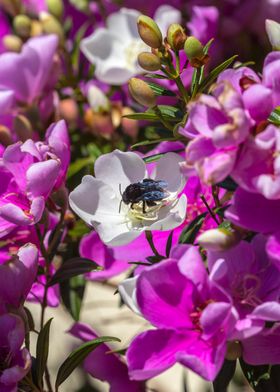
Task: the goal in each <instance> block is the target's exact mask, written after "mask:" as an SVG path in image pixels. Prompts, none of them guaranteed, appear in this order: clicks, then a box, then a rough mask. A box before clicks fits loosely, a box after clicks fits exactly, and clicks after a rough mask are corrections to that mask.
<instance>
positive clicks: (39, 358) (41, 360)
mask: <svg viewBox="0 0 280 392" xmlns="http://www.w3.org/2000/svg"><path fill="white" fill-rule="evenodd" d="M52 320H53V319H52V318H51V319H49V321H47V322H46V324H45V325H44V327H43V328H42V329H41V331H40V333H39V335H38V339H37V345H36V375H37V383H38V385H39V387H41V388H42V386H43V376H44V373H45V370H46V366H47V360H48V355H49V336H50V326H51V322H52Z"/></svg>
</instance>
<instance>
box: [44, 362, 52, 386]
mask: <svg viewBox="0 0 280 392" xmlns="http://www.w3.org/2000/svg"><path fill="white" fill-rule="evenodd" d="M45 380H46V384H47V386H48V389H49V391H48V392H53V389H52V384H51V378H50V373H49V369H48V367H47V366H46V369H45Z"/></svg>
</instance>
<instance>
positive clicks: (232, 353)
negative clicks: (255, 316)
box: [226, 341, 242, 361]
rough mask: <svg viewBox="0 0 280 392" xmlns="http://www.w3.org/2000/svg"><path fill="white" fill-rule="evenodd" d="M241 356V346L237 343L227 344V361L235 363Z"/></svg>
mask: <svg viewBox="0 0 280 392" xmlns="http://www.w3.org/2000/svg"><path fill="white" fill-rule="evenodd" d="M241 356H242V346H241V343H240V342H238V341H234V342H228V343H227V352H226V359H227V360H229V361H235V360H236V359H237V358H240V357H241Z"/></svg>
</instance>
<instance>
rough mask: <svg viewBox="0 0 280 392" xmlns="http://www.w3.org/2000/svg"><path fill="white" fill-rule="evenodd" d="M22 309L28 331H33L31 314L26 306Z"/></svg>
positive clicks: (33, 325) (33, 324)
mask: <svg viewBox="0 0 280 392" xmlns="http://www.w3.org/2000/svg"><path fill="white" fill-rule="evenodd" d="M23 309H24V311H25V314H26V318H27V324H28V330H29V331H34V330H35V323H34V319H33V316H32V313H31V312H30V310H29V309H28V308H27V307H26V306H24V308H23Z"/></svg>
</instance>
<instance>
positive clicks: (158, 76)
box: [144, 72, 169, 79]
mask: <svg viewBox="0 0 280 392" xmlns="http://www.w3.org/2000/svg"><path fill="white" fill-rule="evenodd" d="M144 76H145V77H146V78H152V79H169V78H168V76H166V75H161V74H155V73H150V72H148V73H146V74H145V75H144Z"/></svg>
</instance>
